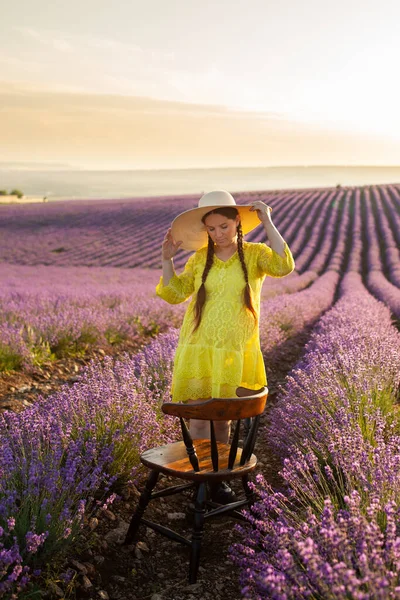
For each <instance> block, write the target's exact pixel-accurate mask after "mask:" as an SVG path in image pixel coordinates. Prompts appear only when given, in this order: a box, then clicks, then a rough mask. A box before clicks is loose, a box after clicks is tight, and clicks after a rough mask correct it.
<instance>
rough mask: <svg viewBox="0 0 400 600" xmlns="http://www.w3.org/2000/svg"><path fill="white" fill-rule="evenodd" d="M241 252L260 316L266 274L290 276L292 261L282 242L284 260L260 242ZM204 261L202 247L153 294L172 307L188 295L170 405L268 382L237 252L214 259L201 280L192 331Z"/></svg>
mask: <svg viewBox="0 0 400 600" xmlns="http://www.w3.org/2000/svg"><path fill="white" fill-rule="evenodd" d="M243 251H244V258H245V263H246V266H247V270H248V277H249V284H250V286H251V288H252V295H253V306H254V308H255V310H256V313H257V315H258V317H259V314H260V294H261V287H262V284H263V281H264V279H265V276H266V275H268V276H270V277H283V276H285V275H288V274H289V273H291V272H292V271H293V269H294V260H293V256H292V253H291V252H290V250H289V247H288V246H287V244H286V243H285V257H284V258H282V256H280V255H279V254H278V253H277V252H275V251H274V250H272V248H270V247H269V246H267V245H266V244H262V243H251V242H243ZM206 257H207V247H204V248H201V249H200V250H198V251H197V252H195V253H194V254H193V255H192V256H191V257H190V258H189V260H188V261H187V263H186V265H185V268H184V271H183V272H182V273H181V274H180V275H176V274H175V275H174V276H173V277H172V278H171V280H170V281H169V283H168V285H164V284H163V278H162V277H161V279H160V282H159V284H158V285H157V288H156V293H157V295H158V296H160V297H161V298H163V299H164V300H166V301H167V302H169V303H170V304H178V303H180V302H184V301H185V300H187V299H188V298H189V297H190V296H192V299H191V302H190V304H189V306H188V308H187V311H186V313H185V317H184V320H183V324H182V328H181V331H180V336H179V342H178V347H177V350H176V354H175V360H174V372H173V379H172V400H173V402H186V401H187V400H189V399H192V400H196V399H200V398H229V397H234V396H236V393H235V391H236V388H237V387H238V386H244V387H247V388H250V389H253V390H256V389H258V388H260V387H262V386H263V385H265V384H266V383H267V377H266V372H265V366H264V360H263V357H262V354H261V349H260V335H259V326H258V322H255V320H254V318H253V315H252V314H251V313H250V311H249V310H248V309H247V308H246V307H245V304H244V301H243V289H244V286H245V280H244V275H243V271H242V267H241V264H240V259H239V255H238V253H237V251H236V252H235V254H234V255H233V256H231V257H230V258H229V259H228V260H227V261H223V260H221V259H219V258H217V257H216V256H215V255H214V261H213V264H212V267H211V269H210V271H209V273H208V276H207V279H206V282H205V288H206V301H205V304H204V306H203V312H202V318H201V322H200V326H199V328H198V329H197V330H196V331H195V332H194V333H193V308H194V304H195V302H196V293H197V290H198V289H199V287H200V285H201V276H202V273H203V270H204V266H205V263H206Z"/></svg>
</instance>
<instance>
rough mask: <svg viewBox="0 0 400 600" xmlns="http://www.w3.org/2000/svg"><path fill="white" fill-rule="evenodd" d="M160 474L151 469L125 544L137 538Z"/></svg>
mask: <svg viewBox="0 0 400 600" xmlns="http://www.w3.org/2000/svg"><path fill="white" fill-rule="evenodd" d="M158 476H159V472H158V471H150V475H149V477H148V479H147V481H146V487H145V489H144V490H143V492H142V493H141V495H140V498H139V503H138V506H137V508H136V511H135V512H134V514H133V517H132V519H131V522H130V525H129V529H128V533H127V534H126V537H125V541H124V544H130V543H131V542H132V541H133V540H134V539H135V536H136V534H137V532H138V529H139V525H140V521H141V519H142V517H143V513H144V511H145V510H146V507H147V505H148V503H149V502H150V498H151V492H152V491H153V489H154V487H155V485H156V483H157V480H158Z"/></svg>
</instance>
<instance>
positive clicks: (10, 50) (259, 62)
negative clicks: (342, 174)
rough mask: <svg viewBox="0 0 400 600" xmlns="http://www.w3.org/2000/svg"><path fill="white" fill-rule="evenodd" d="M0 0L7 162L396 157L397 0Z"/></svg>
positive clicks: (399, 87) (134, 164)
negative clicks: (200, 0)
mask: <svg viewBox="0 0 400 600" xmlns="http://www.w3.org/2000/svg"><path fill="white" fill-rule="evenodd" d="M0 4H1V6H2V10H1V19H0V82H1V88H0V125H1V132H2V142H3V143H2V144H1V150H0V162H3V163H4V162H10V163H18V162H31V161H32V162H37V163H63V164H69V165H72V166H78V167H83V168H85V167H86V168H173V167H197V166H198V167H213V166H215V167H219V166H269V165H304V164H307V165H313V164H314V165H317V164H369V165H372V164H376V165H385V164H387V165H400V113H399V98H400V78H399V77H398V69H399V62H400V60H399V59H400V35H399V32H398V27H399V23H400V2H398V1H397V0H380V1H374V0H335V2H331V1H327V0H303V1H300V0H280V1H279V2H278V1H276V0H214V1H207V0H204V1H203V2H198V0H168V1H166V0H147V1H146V2H143V1H140V2H139V1H136V0H133V1H130V2H128V1H122V0H114V2H112V3H111V2H109V1H108V0H107V1H105V0H96V1H94V0H93V1H92V0H79V2H78V0H69V2H64V1H63V2H61V1H59V0H53V2H51V3H50V2H47V1H46V2H44V1H43V0H35V1H34V2H32V0H20V1H18V2H13V3H8V2H6V1H5V0H0Z"/></svg>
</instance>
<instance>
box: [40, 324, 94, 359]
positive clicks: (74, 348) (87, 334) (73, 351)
mask: <svg viewBox="0 0 400 600" xmlns="http://www.w3.org/2000/svg"><path fill="white" fill-rule="evenodd" d="M98 338H99V333H98V331H96V330H95V329H94V328H92V327H87V328H86V329H82V332H81V334H80V336H79V338H78V339H75V338H74V337H73V336H72V335H70V334H68V333H66V334H65V335H64V336H61V337H60V338H59V339H58V341H57V343H56V344H54V345H53V346H50V351H51V352H52V353H53V354H54V355H55V356H56V358H66V357H68V356H72V357H74V356H75V357H82V356H85V355H86V354H87V352H88V350H89V349H90V348H91V347H93V346H94V345H95V344H96V342H97V341H98Z"/></svg>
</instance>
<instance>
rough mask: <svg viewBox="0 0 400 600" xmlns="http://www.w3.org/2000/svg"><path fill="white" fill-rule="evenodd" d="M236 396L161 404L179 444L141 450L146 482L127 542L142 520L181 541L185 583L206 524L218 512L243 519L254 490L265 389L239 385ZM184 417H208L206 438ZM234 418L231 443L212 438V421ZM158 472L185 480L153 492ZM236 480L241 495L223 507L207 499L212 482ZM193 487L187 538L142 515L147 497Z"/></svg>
mask: <svg viewBox="0 0 400 600" xmlns="http://www.w3.org/2000/svg"><path fill="white" fill-rule="evenodd" d="M236 394H237V396H238V397H237V398H212V399H210V400H201V401H198V402H194V403H190V404H183V403H164V404H163V405H162V410H163V412H164V413H165V414H168V415H174V416H176V417H179V419H180V423H181V428H182V437H183V442H175V443H171V444H167V445H165V446H160V447H158V448H152V449H150V450H147V451H145V452H144V453H143V454H142V455H141V457H140V460H141V462H142V463H143V464H144V465H145V466H146V467H148V468H149V469H150V474H149V477H148V479H147V482H146V486H145V488H144V490H143V492H142V494H141V496H140V498H139V503H138V506H137V508H136V512H135V513H134V515H133V517H132V520H131V523H130V526H129V529H128V532H127V535H126V538H125V544H130V543H132V542H133V541H134V540H135V538H136V536H137V533H138V529H139V525H140V524H141V523H143V524H145V525H146V526H147V527H150V528H151V529H153V530H154V531H157V532H159V533H161V534H163V535H165V536H167V537H168V538H170V539H172V540H174V541H177V542H181V543H183V544H185V545H187V546H189V547H190V548H191V551H190V566H189V582H190V583H195V582H196V579H197V572H198V568H199V561H200V548H201V540H202V536H203V527H204V522H205V521H206V520H207V519H210V518H212V517H216V516H219V515H222V514H229V515H231V516H233V517H236V518H239V519H240V518H241V519H244V517H243V515H242V514H241V512H239V509H240V508H242V507H243V506H245V505H249V504H251V503H252V502H254V494H253V492H252V490H251V489H250V486H249V473H250V472H251V471H253V470H254V468H255V467H256V465H257V457H256V456H255V455H254V454H253V450H254V444H255V441H256V436H257V430H258V426H259V422H260V417H261V414H262V413H263V411H264V408H265V404H266V401H267V396H268V389H267V388H266V387H265V388H262V389H260V390H257V391H253V390H248V389H245V388H238V389H237V390H236ZM185 419H199V420H208V421H210V439H195V440H192V438H191V435H190V433H189V430H188V428H187V425H186V422H185ZM231 420H232V421H236V426H235V428H234V432H233V435H232V436H231V442H230V443H228V444H224V443H221V442H218V441H217V440H216V438H215V431H214V421H231ZM242 421H243V426H244V427H243V428H244V439H243V443H242V444H240V443H239V442H240V425H241V422H242ZM160 473H164V474H166V475H168V476H171V477H174V478H175V477H176V478H179V479H182V480H185V481H188V482H189V483H185V484H181V485H173V486H170V487H167V488H165V489H160V490H158V491H153V490H154V488H155V486H156V484H157V480H158V477H159V475H160ZM234 478H240V479H241V482H242V486H243V491H244V494H243V497H240V498H238V499H237V500H236V501H235V502H231V503H230V504H226V505H221V504H218V503H216V502H213V501H212V500H210V499H209V497H208V492H207V490H208V488H207V484H209V486H212V485H213V484H215V483H218V482H221V481H227V482H229V481H230V480H232V479H234ZM190 488H193V489H194V490H195V492H196V493H195V506H194V514H193V530H192V536H191V539H188V538H186V537H184V536H182V535H180V534H179V533H177V532H176V531H173V530H172V529H170V528H168V527H165V526H164V525H162V524H159V523H154V522H152V521H149V520H148V519H145V518H143V513H144V511H145V509H146V507H147V505H148V504H149V502H150V501H151V500H154V499H156V498H160V497H163V496H170V495H172V494H176V493H180V492H183V491H184V490H188V489H190Z"/></svg>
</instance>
